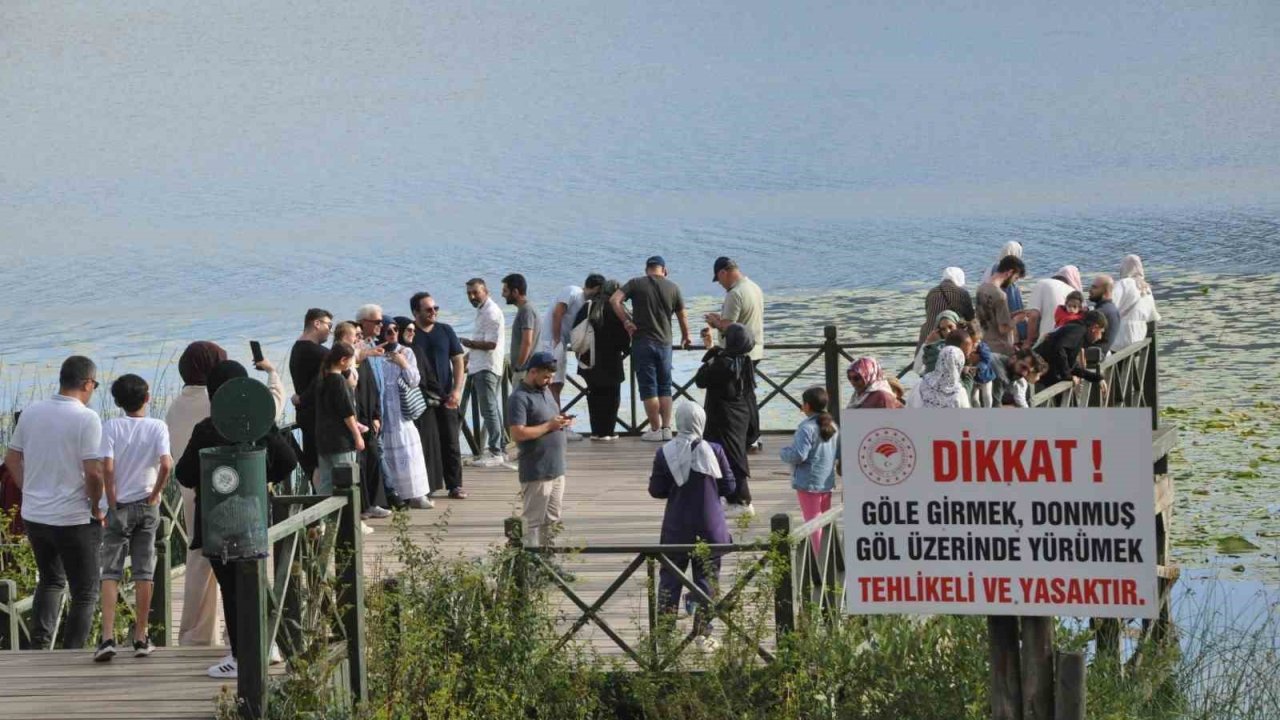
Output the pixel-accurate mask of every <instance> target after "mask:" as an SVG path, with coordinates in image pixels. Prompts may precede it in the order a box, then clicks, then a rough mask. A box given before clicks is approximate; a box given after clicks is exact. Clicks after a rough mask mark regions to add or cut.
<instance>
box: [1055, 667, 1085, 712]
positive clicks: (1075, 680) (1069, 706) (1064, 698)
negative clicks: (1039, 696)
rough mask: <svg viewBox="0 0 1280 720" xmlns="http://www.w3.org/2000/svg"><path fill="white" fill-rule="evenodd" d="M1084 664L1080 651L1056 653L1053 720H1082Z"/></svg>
mask: <svg viewBox="0 0 1280 720" xmlns="http://www.w3.org/2000/svg"><path fill="white" fill-rule="evenodd" d="M1084 699H1085V664H1084V653H1082V652H1060V653H1058V683H1057V687H1055V688H1054V704H1053V720H1084V708H1085V700H1084Z"/></svg>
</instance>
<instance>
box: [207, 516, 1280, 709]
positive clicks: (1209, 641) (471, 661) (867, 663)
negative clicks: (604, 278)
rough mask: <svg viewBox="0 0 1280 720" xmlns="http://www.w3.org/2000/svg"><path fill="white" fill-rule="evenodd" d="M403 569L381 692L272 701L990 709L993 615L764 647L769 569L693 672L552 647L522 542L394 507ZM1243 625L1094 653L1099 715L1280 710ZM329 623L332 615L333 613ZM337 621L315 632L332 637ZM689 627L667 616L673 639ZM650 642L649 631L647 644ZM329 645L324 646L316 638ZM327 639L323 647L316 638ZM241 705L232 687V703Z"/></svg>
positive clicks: (1264, 632) (1067, 645)
mask: <svg viewBox="0 0 1280 720" xmlns="http://www.w3.org/2000/svg"><path fill="white" fill-rule="evenodd" d="M397 528H398V529H397V532H398V545H399V549H398V552H397V554H398V556H399V557H398V560H399V561H400V562H401V563H402V564H403V567H404V568H405V570H404V571H403V572H402V573H401V574H400V575H399V576H397V578H396V579H395V582H394V583H390V584H383V585H380V586H378V587H375V588H372V589H371V591H370V593H369V597H368V619H369V630H368V637H369V680H370V698H369V701H368V703H367V704H365V705H364V706H362V707H359V708H356V709H355V710H348V709H346V708H343V707H342V706H341V704H340V703H330V704H327V705H323V706H317V704H316V698H320V697H327V696H330V695H329V692H330V691H329V688H328V685H327V684H326V683H325V680H324V675H323V673H317V672H308V673H304V674H303V676H302V677H304V678H306V679H305V680H304V679H300V678H299V677H298V676H295V677H294V678H292V679H291V680H290V681H288V682H287V683H283V684H277V685H276V686H275V688H274V691H273V695H272V703H273V705H272V710H271V716H272V717H276V718H285V717H315V718H349V719H350V720H391V719H396V720H399V719H409V718H432V720H436V719H437V718H447V719H449V720H472V719H475V720H480V719H482V718H483V719H487V718H570V719H579V720H594V719H596V718H600V719H604V718H636V719H649V718H652V719H654V720H657V719H659V718H688V719H691V720H720V719H724V720H729V719H733V720H739V719H743V718H745V719H748V720H774V719H777V720H783V719H786V720H792V719H794V718H805V719H810V718H812V719H815V720H818V719H821V720H911V719H914V718H919V719H920V720H926V719H927V720H938V719H940V718H942V719H945V720H981V719H984V718H986V717H988V708H987V695H986V693H987V639H986V638H987V635H986V623H985V621H984V620H983V619H982V618H972V617H950V616H935V617H927V618H919V617H892V616H891V617H867V618H861V617H854V618H844V617H836V618H828V619H824V618H822V617H820V616H819V615H818V614H817V613H805V614H804V615H803V616H802V620H801V622H800V623H799V625H798V627H797V628H796V630H795V632H793V633H791V634H790V635H788V636H786V637H784V638H783V640H782V642H781V644H780V646H778V647H777V648H776V660H775V662H773V663H764V662H762V661H760V660H759V658H758V657H757V656H756V654H755V646H754V643H755V642H758V641H764V642H766V644H768V643H769V642H770V640H771V639H772V605H771V604H769V603H767V602H765V603H761V602H759V600H761V599H763V598H770V597H772V590H773V586H772V582H773V581H774V579H773V578H770V577H768V576H767V575H766V574H762V575H760V576H759V577H758V578H757V580H756V581H754V582H753V584H752V585H751V586H750V587H749V589H748V592H747V594H746V596H745V599H744V601H743V602H741V603H740V604H739V605H738V606H737V607H736V608H735V609H734V610H733V611H732V618H733V619H734V620H735V623H736V624H738V625H740V626H741V627H744V628H747V629H748V632H747V634H748V637H747V638H740V637H737V636H735V635H734V634H732V633H726V632H724V631H723V625H720V627H721V630H720V631H719V632H718V633H717V635H718V637H719V638H720V640H721V642H722V645H721V646H720V647H719V649H717V650H715V651H714V652H705V653H704V652H702V651H699V650H697V649H695V648H692V647H691V648H689V649H688V650H687V651H686V654H685V655H684V656H683V659H682V660H681V663H680V664H679V666H678V667H677V668H676V669H677V670H679V672H670V673H661V674H657V673H640V672H634V671H632V670H631V669H629V668H628V667H626V666H624V665H623V664H622V662H621V661H619V660H615V659H612V658H609V659H606V658H601V657H599V656H597V655H595V654H593V653H592V652H591V650H590V649H589V648H587V647H585V646H583V645H582V644H576V643H570V644H569V645H567V646H565V647H564V648H559V649H557V648H556V641H557V640H558V633H557V632H556V624H557V620H562V619H563V618H558V617H557V611H556V609H555V608H556V603H554V602H553V601H554V599H555V593H557V592H558V591H557V590H555V589H553V588H552V587H550V585H549V583H548V582H547V581H546V579H545V578H542V577H540V575H539V574H538V573H536V572H530V573H529V574H528V575H527V577H528V578H529V582H528V583H527V586H526V587H524V588H523V589H522V587H521V584H520V583H519V582H518V581H517V579H518V577H519V576H520V563H521V562H522V558H521V556H520V554H519V553H514V552H512V551H510V550H506V549H503V550H498V551H494V552H492V553H491V554H489V555H488V556H486V557H484V558H483V559H480V560H466V559H462V558H443V557H441V556H439V554H438V553H437V552H436V551H435V550H433V549H431V548H423V547H420V546H417V545H414V544H413V543H412V542H410V540H409V536H408V533H407V524H406V520H405V519H404V518H403V516H401V517H399V518H397ZM727 581H728V580H727V579H726V582H727ZM1262 618H1263V619H1261V620H1259V621H1258V622H1257V623H1255V624H1254V625H1253V626H1250V627H1246V628H1226V629H1224V628H1222V627H1216V626H1215V627H1210V626H1209V625H1208V624H1207V623H1206V625H1205V626H1204V627H1201V628H1190V629H1185V630H1184V631H1183V632H1184V635H1183V637H1182V638H1181V642H1171V643H1163V644H1155V643H1145V644H1143V645H1141V646H1140V647H1138V648H1137V649H1136V651H1135V652H1134V653H1133V654H1132V655H1131V656H1130V657H1129V659H1128V661H1127V662H1126V663H1125V665H1124V666H1123V667H1117V666H1114V665H1112V666H1107V665H1106V663H1105V662H1104V661H1098V662H1095V664H1094V665H1093V667H1092V668H1091V670H1090V673H1089V680H1088V683H1089V698H1088V706H1089V717H1090V718H1102V719H1105V720H1119V719H1121V718H1124V719H1126V720H1128V719H1131V718H1132V719H1138V720H1166V719H1171V718H1188V719H1191V718H1194V719H1196V720H1228V719H1230V720H1262V719H1263V718H1275V717H1280V684H1278V683H1277V682H1276V681H1275V678H1277V677H1280V657H1278V656H1277V650H1278V649H1280V632H1278V628H1277V620H1276V619H1274V618H1271V617H1268V616H1266V615H1263V616H1262ZM319 629H323V628H319ZM324 634H325V633H324V632H320V633H317V636H323V635H324ZM680 638H682V634H681V633H680V632H679V631H678V630H677V629H676V628H675V627H674V625H673V624H672V623H670V622H668V623H666V624H664V626H663V628H662V630H660V637H659V638H658V640H659V646H660V648H662V651H667V650H669V649H671V648H672V647H673V646H674V643H675V642H677V641H678V640H679V639H680ZM1091 639H1092V637H1091V634H1090V633H1089V631H1087V630H1083V629H1081V628H1080V627H1079V626H1078V625H1075V624H1071V623H1064V624H1061V625H1060V626H1059V628H1058V645H1059V647H1062V648H1064V649H1082V648H1086V647H1087V646H1088V645H1089V643H1090V641H1091ZM641 645H643V643H641ZM314 652H318V650H313V653H314ZM313 656H314V655H313ZM231 711H232V706H231V705H230V704H224V707H223V717H225V718H230V717H232V715H231Z"/></svg>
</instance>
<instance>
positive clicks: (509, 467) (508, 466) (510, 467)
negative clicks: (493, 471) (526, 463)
mask: <svg viewBox="0 0 1280 720" xmlns="http://www.w3.org/2000/svg"><path fill="white" fill-rule="evenodd" d="M501 467H502V468H504V469H506V470H511V471H514V472H519V471H520V466H519V465H517V464H515V463H513V462H511V461H510V460H507V461H506V462H504V463H502V465H501Z"/></svg>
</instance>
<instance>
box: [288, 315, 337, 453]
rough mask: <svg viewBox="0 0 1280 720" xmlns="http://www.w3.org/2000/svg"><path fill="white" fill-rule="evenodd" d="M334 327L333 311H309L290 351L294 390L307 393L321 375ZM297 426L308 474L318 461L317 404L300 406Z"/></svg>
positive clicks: (299, 393)
mask: <svg viewBox="0 0 1280 720" xmlns="http://www.w3.org/2000/svg"><path fill="white" fill-rule="evenodd" d="M332 330H333V313H331V312H329V311H328V310H321V309H320V308H311V309H310V310H308V311H307V315H306V318H305V319H304V320H303V324H302V334H301V335H299V336H298V339H297V341H295V342H294V343H293V349H292V350H291V351H290V352H289V377H290V378H291V379H292V380H293V392H294V393H296V394H298V395H304V394H306V392H307V391H308V390H310V389H311V384H312V383H314V382H315V381H316V378H318V377H319V376H320V366H321V365H323V364H324V358H325V355H328V354H329V349H328V348H326V347H325V346H324V343H325V342H327V341H328V340H329V333H330V332H331V331H332ZM297 421H298V428H299V429H300V430H302V457H301V458H299V459H298V461H299V463H300V464H301V465H302V472H303V473H304V474H305V475H306V476H307V477H308V478H310V477H311V474H312V473H314V472H315V469H316V465H317V463H318V462H319V461H318V460H317V457H316V411H315V406H314V405H308V406H304V407H300V408H298V413H297Z"/></svg>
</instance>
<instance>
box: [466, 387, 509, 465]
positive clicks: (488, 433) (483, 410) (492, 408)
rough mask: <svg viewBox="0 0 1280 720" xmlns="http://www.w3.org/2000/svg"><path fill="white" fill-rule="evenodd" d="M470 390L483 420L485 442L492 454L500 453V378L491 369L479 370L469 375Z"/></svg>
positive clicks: (501, 445) (501, 444) (501, 449)
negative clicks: (473, 394)
mask: <svg viewBox="0 0 1280 720" xmlns="http://www.w3.org/2000/svg"><path fill="white" fill-rule="evenodd" d="M471 390H472V392H473V393H475V398H476V407H478V408H480V419H481V420H482V421H483V422H484V436H485V444H486V446H487V447H488V448H489V452H491V453H493V454H494V455H499V454H501V453H502V451H503V448H504V443H503V442H502V440H503V438H502V414H501V411H500V409H499V406H500V405H501V404H502V378H500V377H498V374H497V373H495V372H493V371H491V370H481V371H479V372H477V373H476V374H474V375H472V376H471Z"/></svg>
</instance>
